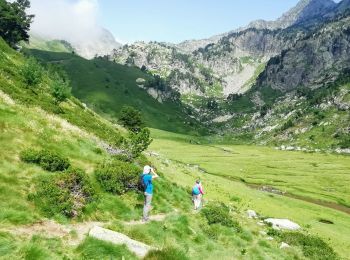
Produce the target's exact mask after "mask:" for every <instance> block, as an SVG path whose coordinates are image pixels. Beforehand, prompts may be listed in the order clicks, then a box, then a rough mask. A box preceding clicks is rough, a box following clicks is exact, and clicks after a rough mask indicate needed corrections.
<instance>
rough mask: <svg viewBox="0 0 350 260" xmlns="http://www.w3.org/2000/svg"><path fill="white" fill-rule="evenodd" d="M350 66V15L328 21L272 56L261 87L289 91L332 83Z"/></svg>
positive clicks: (259, 83)
mask: <svg viewBox="0 0 350 260" xmlns="http://www.w3.org/2000/svg"><path fill="white" fill-rule="evenodd" d="M349 66H350V17H344V18H341V19H339V20H337V21H334V22H331V23H327V24H325V25H324V26H323V27H321V28H320V29H319V30H317V31H315V32H313V33H311V34H309V35H307V36H305V37H304V38H303V39H301V40H299V41H297V42H296V44H295V45H294V46H292V47H291V48H289V49H286V50H284V51H283V52H282V53H281V54H280V55H278V56H276V57H274V58H272V59H271V60H270V61H269V62H268V64H267V66H266V68H265V70H264V72H263V73H262V74H261V75H260V77H259V79H258V86H270V87H272V88H274V89H279V90H282V91H288V90H292V89H295V88H296V87H300V86H308V87H311V88H312V87H314V88H315V87H319V86H321V85H323V84H325V83H328V82H333V81H334V80H335V79H337V78H338V77H339V76H340V75H341V74H342V73H344V72H346V70H347V69H348V68H349Z"/></svg>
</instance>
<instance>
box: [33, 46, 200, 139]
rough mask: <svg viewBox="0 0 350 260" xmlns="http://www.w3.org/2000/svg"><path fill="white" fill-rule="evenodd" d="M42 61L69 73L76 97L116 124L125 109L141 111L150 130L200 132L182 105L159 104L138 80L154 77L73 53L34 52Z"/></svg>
mask: <svg viewBox="0 0 350 260" xmlns="http://www.w3.org/2000/svg"><path fill="white" fill-rule="evenodd" d="M29 53H30V54H32V55H34V56H35V57H37V58H38V59H40V60H42V61H44V62H49V63H53V64H58V65H61V66H62V67H63V69H64V70H65V71H67V73H68V76H69V78H70V80H71V82H72V91H73V94H74V95H75V96H76V97H78V98H79V99H80V100H82V101H83V102H84V103H86V104H87V105H88V106H89V107H91V108H93V109H94V110H95V111H97V112H99V113H100V114H102V115H104V116H106V117H107V118H109V119H112V120H114V121H116V119H117V118H118V116H119V112H120V110H121V108H122V107H123V106H124V105H129V106H133V107H135V108H136V109H138V110H140V111H141V113H142V116H143V118H144V120H145V122H146V123H147V126H150V127H154V128H159V129H164V130H169V131H174V132H183V133H184V132H188V131H193V132H196V131H198V130H201V129H199V128H198V127H197V129H196V130H194V129H195V126H196V125H197V126H198V124H197V123H196V122H195V121H194V120H192V119H190V118H189V117H187V116H186V115H185V113H184V112H183V109H184V108H183V107H182V105H181V104H180V103H179V102H173V101H164V103H159V102H158V101H156V100H155V99H154V98H153V97H151V96H150V95H149V94H148V93H147V92H146V91H145V90H143V89H141V88H139V87H138V86H137V84H136V79H138V78H144V79H146V80H148V79H150V77H152V76H151V75H150V74H146V73H144V72H142V71H141V70H140V69H138V68H135V67H128V66H123V65H119V64H116V63H114V62H110V61H107V60H105V59H94V60H86V59H83V58H81V57H79V56H76V55H73V54H69V53H55V52H45V51H39V50H30V51H29Z"/></svg>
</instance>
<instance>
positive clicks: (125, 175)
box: [95, 160, 141, 195]
mask: <svg viewBox="0 0 350 260" xmlns="http://www.w3.org/2000/svg"><path fill="white" fill-rule="evenodd" d="M140 172H141V169H140V168H138V167H136V166H135V165H133V164H130V163H127V162H122V161H118V160H111V161H108V162H104V163H102V164H101V165H99V166H98V167H97V169H96V171H95V176H96V179H97V181H98V182H99V183H100V184H101V186H102V188H103V189H104V190H105V191H107V192H112V193H115V194H119V195H120V194H124V193H125V192H127V191H128V190H130V189H133V188H136V187H137V186H138V179H139V174H140Z"/></svg>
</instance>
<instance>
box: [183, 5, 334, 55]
mask: <svg viewBox="0 0 350 260" xmlns="http://www.w3.org/2000/svg"><path fill="white" fill-rule="evenodd" d="M335 6H336V3H334V2H333V1H332V0H301V1H300V2H299V3H298V4H297V5H296V6H295V7H293V8H292V9H291V10H289V11H288V12H286V13H284V14H283V15H282V16H281V17H279V18H278V19H277V20H276V21H266V20H256V21H253V22H251V23H249V24H248V25H247V26H244V27H240V28H238V29H236V30H233V31H230V32H228V33H224V34H220V35H216V36H213V37H210V38H208V39H201V40H189V41H184V42H182V43H180V44H178V45H177V47H179V48H180V49H182V50H184V51H187V52H193V51H195V50H197V49H199V48H204V47H205V46H207V45H208V44H214V43H217V42H218V41H219V40H220V39H221V38H222V37H224V36H227V35H228V34H230V33H233V32H242V31H244V30H247V29H252V28H254V29H259V30H262V29H269V30H276V29H285V28H287V27H290V26H292V25H295V24H298V23H301V22H304V21H307V20H310V19H312V18H314V17H319V16H323V15H324V14H326V13H328V12H329V11H330V10H332V9H333V8H335Z"/></svg>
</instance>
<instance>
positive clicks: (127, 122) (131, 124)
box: [119, 106, 145, 132]
mask: <svg viewBox="0 0 350 260" xmlns="http://www.w3.org/2000/svg"><path fill="white" fill-rule="evenodd" d="M119 122H120V123H121V124H122V125H123V126H124V127H126V128H128V129H129V130H130V131H132V132H139V131H140V130H141V128H142V127H143V126H144V125H145V123H144V121H143V119H142V116H141V112H140V111H138V110H137V109H135V108H133V107H130V106H123V108H122V110H121V111H120V116H119Z"/></svg>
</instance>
